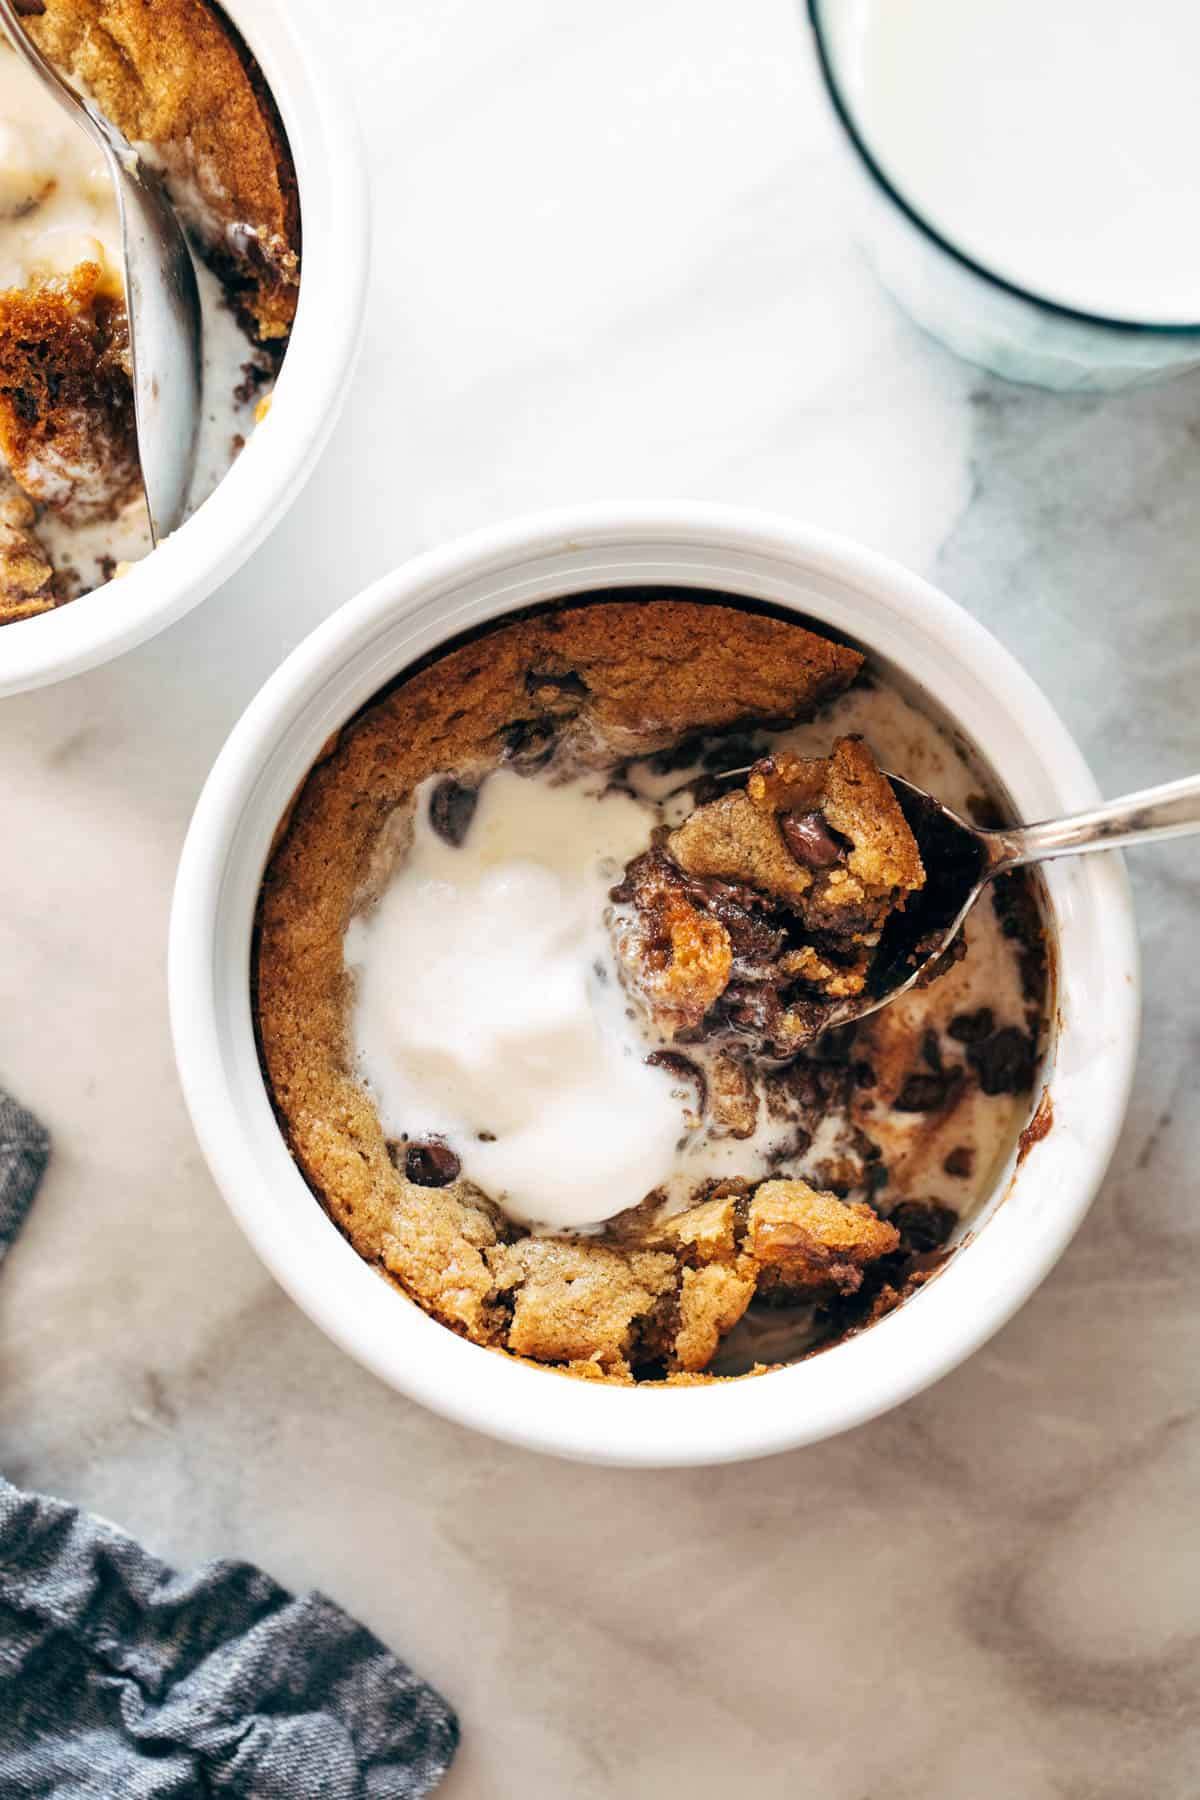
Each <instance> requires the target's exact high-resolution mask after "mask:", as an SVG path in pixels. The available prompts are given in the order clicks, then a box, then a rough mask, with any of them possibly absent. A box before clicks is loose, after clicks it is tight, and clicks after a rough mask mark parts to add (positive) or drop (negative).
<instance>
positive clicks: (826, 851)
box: [779, 812, 846, 869]
mask: <svg viewBox="0 0 1200 1800" xmlns="http://www.w3.org/2000/svg"><path fill="white" fill-rule="evenodd" d="M779 829H780V832H781V833H782V835H783V841H784V843H785V844H786V845H787V847H788V849H789V850H790V852H791V854H792V855H793V856H794V857H795V859H796V861H797V862H798V863H800V864H801V865H802V866H803V867H804V868H806V869H832V868H833V867H834V866H835V864H837V863H840V862H845V860H846V840H845V838H843V837H840V836H838V835H837V834H835V833H834V832H832V831H831V830H830V829H829V827H828V825H827V824H826V823H825V821H824V819H823V818H822V817H821V814H820V813H819V812H806V813H795V812H790V813H780V815H779Z"/></svg>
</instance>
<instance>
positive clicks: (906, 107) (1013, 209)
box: [826, 0, 1200, 324]
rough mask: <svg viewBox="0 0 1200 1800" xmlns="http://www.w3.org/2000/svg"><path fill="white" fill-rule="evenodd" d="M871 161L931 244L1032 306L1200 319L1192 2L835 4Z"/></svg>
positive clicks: (888, 0) (1198, 81)
mask: <svg viewBox="0 0 1200 1800" xmlns="http://www.w3.org/2000/svg"><path fill="white" fill-rule="evenodd" d="M826 18H827V20H828V21H829V22H830V26H831V30H830V36H831V38H832V39H833V41H834V44H835V48H836V50H837V53H838V64H839V75H840V78H841V81H842V83H843V84H844V86H845V89H846V94H847V98H848V99H849V101H850V104H851V107H852V110H853V112H854V114H855V118H856V122H857V124H858V127H859V129H860V131H861V132H862V134H863V136H864V139H865V141H866V143H867V144H868V146H869V148H870V150H871V152H872V154H873V155H874V157H875V158H876V160H877V161H878V163H879V164H880V166H881V167H882V169H883V170H884V172H885V173H886V175H887V176H888V178H889V180H890V181H891V182H892V184H893V186H894V187H895V188H896V190H897V191H898V192H899V193H900V194H901V196H902V197H903V198H904V199H905V200H907V201H908V202H909V203H910V205H912V206H913V207H914V209H915V210H916V211H917V212H918V213H919V214H920V215H921V216H922V217H923V218H924V219H926V220H927V222H928V223H929V224H931V225H932V226H933V227H934V229H935V230H936V231H938V232H939V233H940V234H941V235H942V236H943V237H944V238H946V239H948V240H949V241H950V242H951V243H952V244H954V245H955V246H957V247H958V248H959V249H961V250H963V251H965V252H966V253H967V255H968V256H970V257H972V258H973V259H974V260H975V261H976V262H979V263H981V264H982V265H983V266H984V267H985V268H987V269H989V270H991V271H992V272H993V273H995V274H997V275H1000V276H1002V277H1004V278H1005V279H1006V280H1008V281H1010V282H1012V283H1014V284H1016V285H1017V286H1019V287H1021V288H1024V289H1026V290H1027V291H1029V292H1031V293H1034V294H1036V295H1039V296H1041V297H1043V298H1045V299H1048V300H1053V301H1056V302H1058V303H1059V304H1060V305H1063V306H1068V307H1072V308H1074V309H1076V310H1079V311H1083V312H1088V313H1094V314H1099V315H1101V316H1103V317H1107V318H1122V319H1131V320H1137V321H1140V322H1144V323H1153V324H1195V323H1197V322H1200V0H1137V4H1130V3H1129V0H840V4H839V0H834V4H833V6H831V7H830V8H829V9H827V12H826Z"/></svg>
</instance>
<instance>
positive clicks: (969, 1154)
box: [942, 1144, 975, 1181]
mask: <svg viewBox="0 0 1200 1800" xmlns="http://www.w3.org/2000/svg"><path fill="white" fill-rule="evenodd" d="M942 1167H943V1169H945V1171H946V1173H947V1175H953V1176H955V1177H956V1178H957V1179H958V1180H959V1181H967V1180H969V1179H970V1177H971V1176H972V1175H973V1174H974V1172H975V1152H974V1151H973V1150H972V1149H971V1147H970V1145H969V1144H956V1145H955V1146H954V1149H953V1150H952V1151H951V1152H950V1154H949V1156H948V1157H947V1158H946V1160H945V1162H944V1163H943V1164H942Z"/></svg>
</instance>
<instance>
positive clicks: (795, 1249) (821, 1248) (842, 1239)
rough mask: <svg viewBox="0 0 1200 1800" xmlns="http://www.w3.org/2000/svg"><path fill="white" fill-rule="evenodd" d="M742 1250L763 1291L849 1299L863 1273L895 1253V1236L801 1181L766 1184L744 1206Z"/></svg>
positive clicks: (861, 1211)
mask: <svg viewBox="0 0 1200 1800" xmlns="http://www.w3.org/2000/svg"><path fill="white" fill-rule="evenodd" d="M747 1224H748V1232H747V1240H746V1243H747V1249H748V1251H749V1253H750V1255H751V1256H752V1257H753V1258H754V1260H755V1262H756V1263H757V1265H758V1267H759V1269H760V1270H761V1271H762V1277H763V1285H764V1286H768V1287H775V1288H787V1289H789V1290H790V1291H791V1292H792V1293H793V1294H795V1295H799V1294H804V1295H807V1296H810V1297H811V1296H813V1295H821V1296H829V1295H832V1294H834V1293H837V1294H853V1293H856V1292H857V1291H858V1289H859V1288H860V1287H861V1286H862V1280H863V1270H864V1269H865V1268H866V1267H867V1265H868V1264H869V1263H872V1262H876V1261H878V1259H879V1258H880V1257H881V1256H889V1255H891V1253H892V1252H893V1251H894V1250H897V1249H899V1247H900V1233H899V1232H898V1231H897V1230H896V1227H895V1226H894V1225H890V1224H888V1222H887V1221H886V1220H885V1219H881V1218H880V1217H879V1216H878V1214H877V1213H875V1212H874V1211H873V1210H872V1208H871V1207H869V1206H868V1205H867V1204H866V1203H865V1202H864V1201H858V1202H857V1203H856V1204H854V1205H847V1204H846V1203H845V1202H844V1201H841V1200H838V1199H837V1198H835V1196H834V1195H833V1194H821V1193H818V1192H816V1190H815V1189H813V1188H811V1187H809V1185H808V1184H807V1182H804V1181H766V1182H764V1183H763V1185H762V1186H761V1187H760V1188H759V1189H758V1191H757V1193H756V1194H755V1196H754V1198H753V1200H752V1201H751V1202H750V1207H749V1211H748V1214H747Z"/></svg>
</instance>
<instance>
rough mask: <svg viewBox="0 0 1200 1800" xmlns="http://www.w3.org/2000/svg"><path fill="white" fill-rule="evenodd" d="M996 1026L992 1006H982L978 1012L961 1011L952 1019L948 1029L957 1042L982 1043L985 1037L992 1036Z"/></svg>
mask: <svg viewBox="0 0 1200 1800" xmlns="http://www.w3.org/2000/svg"><path fill="white" fill-rule="evenodd" d="M995 1028H996V1020H995V1016H994V1014H993V1012H992V1009H991V1007H990V1006H981V1007H980V1008H979V1011H978V1012H971V1013H959V1014H958V1015H957V1017H956V1018H953V1019H951V1021H950V1023H949V1025H947V1027H946V1031H947V1033H948V1034H949V1036H950V1037H952V1038H953V1039H954V1041H955V1043H957V1044H980V1043H982V1042H983V1040H984V1038H985V1037H991V1035H992V1032H993V1031H994V1030H995Z"/></svg>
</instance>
